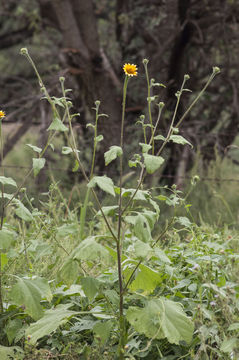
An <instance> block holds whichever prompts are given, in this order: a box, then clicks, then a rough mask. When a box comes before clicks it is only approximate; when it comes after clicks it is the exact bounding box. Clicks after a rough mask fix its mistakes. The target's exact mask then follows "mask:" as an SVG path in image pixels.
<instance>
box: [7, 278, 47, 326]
mask: <svg viewBox="0 0 239 360" xmlns="http://www.w3.org/2000/svg"><path fill="white" fill-rule="evenodd" d="M10 297H11V299H12V302H13V304H15V305H18V306H22V305H24V306H25V308H26V313H27V314H29V315H30V316H31V317H32V318H33V319H34V320H37V319H39V318H40V317H41V316H42V315H43V310H42V307H41V304H40V301H41V300H42V298H46V299H47V300H48V301H50V300H51V298H52V294H51V290H50V287H49V284H48V282H47V280H45V279H43V278H39V277H36V278H34V279H25V278H18V280H17V283H16V284H15V285H14V286H13V287H12V290H11V292H10Z"/></svg>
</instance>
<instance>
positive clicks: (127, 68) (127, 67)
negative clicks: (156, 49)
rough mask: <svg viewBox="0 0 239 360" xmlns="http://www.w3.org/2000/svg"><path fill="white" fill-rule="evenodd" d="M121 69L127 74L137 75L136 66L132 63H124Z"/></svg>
mask: <svg viewBox="0 0 239 360" xmlns="http://www.w3.org/2000/svg"><path fill="white" fill-rule="evenodd" d="M123 70H124V72H125V74H126V75H128V76H137V75H138V72H137V70H138V69H137V66H136V65H134V64H124V67H123Z"/></svg>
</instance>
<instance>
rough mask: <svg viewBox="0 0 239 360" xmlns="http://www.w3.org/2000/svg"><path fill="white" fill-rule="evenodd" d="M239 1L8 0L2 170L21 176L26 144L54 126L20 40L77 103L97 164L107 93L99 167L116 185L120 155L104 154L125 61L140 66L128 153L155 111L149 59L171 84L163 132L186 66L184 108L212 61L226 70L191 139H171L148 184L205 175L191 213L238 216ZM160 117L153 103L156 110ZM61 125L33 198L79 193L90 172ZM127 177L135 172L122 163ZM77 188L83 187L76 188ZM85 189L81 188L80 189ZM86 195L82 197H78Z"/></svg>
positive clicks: (186, 129) (79, 126)
mask: <svg viewBox="0 0 239 360" xmlns="http://www.w3.org/2000/svg"><path fill="white" fill-rule="evenodd" d="M238 34H239V4H238V1H237V0H111V1H107V0H94V1H93V0H87V1H83V0H21V1H18V0H1V3H0V86H1V95H0V107H1V109H2V110H3V111H5V112H6V114H7V116H6V118H5V119H4V124H3V125H4V139H5V140H4V162H3V164H1V166H4V168H5V175H7V176H12V177H13V178H15V179H16V181H17V182H18V183H19V182H21V181H22V179H23V178H24V175H25V174H26V173H27V171H28V170H29V169H28V168H29V167H31V161H32V160H31V159H32V155H33V154H32V150H31V149H30V148H29V147H27V146H25V144H27V143H31V144H35V145H38V146H43V145H44V144H45V143H46V140H47V136H48V133H47V131H46V130H47V128H48V127H49V124H50V123H51V120H52V119H51V108H50V106H49V104H48V103H47V102H46V101H45V100H43V99H41V98H42V94H41V93H40V90H39V84H38V81H37V78H36V76H35V74H34V71H33V69H32V67H31V66H30V64H29V63H28V62H27V60H26V58H25V57H23V56H21V55H20V53H19V52H20V49H21V48H22V47H27V48H28V50H29V53H30V54H31V56H32V58H33V60H34V61H35V63H36V65H37V67H38V70H39V72H40V74H41V76H42V78H43V80H44V83H45V85H46V86H47V89H48V91H49V93H50V94H51V95H52V96H56V97H61V92H60V83H59V77H60V76H64V77H65V78H66V87H67V88H70V89H72V92H71V93H69V96H70V98H71V100H72V101H73V104H74V109H73V112H76V113H78V112H79V113H80V114H81V115H80V117H78V118H76V119H75V122H74V129H75V131H76V134H77V141H78V148H79V150H80V151H81V157H82V161H83V162H84V164H85V165H86V168H88V169H89V165H90V161H91V149H92V141H93V137H92V135H93V133H92V128H89V127H88V128H87V127H86V124H87V123H88V122H93V121H94V110H92V107H93V106H94V102H95V100H100V101H101V112H102V113H106V114H108V115H109V117H102V118H100V123H99V132H100V133H101V134H103V136H104V141H103V142H101V143H100V147H99V149H98V155H97V166H96V172H97V173H98V174H104V173H107V174H109V175H110V176H112V177H113V178H114V180H115V183H117V177H118V168H117V164H116V162H113V163H112V164H110V165H109V166H108V167H107V168H105V166H104V157H103V154H104V152H105V151H106V150H108V148H109V146H110V145H114V144H118V143H119V134H120V121H121V120H120V119H121V104H122V84H123V79H124V74H123V70H122V66H123V64H124V63H128V62H129V63H134V64H136V65H137V66H138V69H139V71H138V77H137V78H133V79H131V81H130V83H129V87H128V98H127V108H126V129H125V143H126V149H125V152H126V154H127V156H128V158H130V157H131V156H132V155H133V154H134V153H135V152H139V145H138V143H139V141H141V140H142V131H141V128H140V126H139V125H137V124H136V122H137V121H138V120H139V117H140V115H142V114H145V115H146V119H147V101H146V98H147V83H146V78H145V74H144V69H143V65H142V60H143V59H144V58H147V59H149V65H148V66H149V75H150V78H154V79H155V82H159V83H163V84H164V85H165V86H166V87H165V88H163V87H155V88H154V94H155V95H158V96H159V97H158V101H163V102H165V109H164V112H163V117H162V120H161V122H160V125H159V130H158V133H157V134H159V133H160V134H162V135H165V134H166V133H167V129H168V126H169V124H170V119H171V116H172V112H173V110H174V107H175V103H176V97H175V93H176V91H177V90H178V89H179V88H180V86H181V83H182V80H183V77H184V74H189V75H190V80H189V81H188V83H187V87H188V88H189V89H190V90H192V92H185V93H184V95H183V99H182V101H181V104H180V107H179V111H178V117H180V115H182V114H183V113H184V111H185V110H186V109H187V107H188V106H189V104H190V103H191V102H192V101H193V99H194V98H195V96H197V95H198V93H199V91H200V90H201V89H202V87H203V86H204V85H205V83H206V81H207V79H208V77H209V75H210V74H211V71H212V67H213V66H219V67H220V69H221V73H220V75H218V76H217V77H216V78H215V79H214V81H213V82H212V83H211V85H210V87H209V88H208V89H207V91H206V93H205V94H204V95H203V97H202V98H201V100H200V101H199V103H197V105H196V106H195V107H194V108H193V111H192V112H191V113H190V114H189V116H187V118H186V119H185V121H184V122H183V124H182V127H181V130H180V133H181V134H182V135H183V136H184V137H185V138H186V139H187V140H188V141H190V142H191V143H192V145H193V148H191V147H190V146H180V145H177V144H169V145H168V146H167V148H166V150H165V152H164V154H163V155H164V157H165V158H166V160H167V161H165V165H164V167H163V168H162V169H161V171H160V172H157V173H156V174H155V175H154V176H153V178H152V179H151V180H148V181H150V185H151V186H159V185H165V184H168V185H172V184H176V185H177V186H178V188H179V189H182V190H183V191H185V192H186V193H187V192H188V191H191V188H190V187H191V179H192V177H193V176H194V175H199V177H200V181H199V182H198V183H197V185H196V186H195V187H194V189H193V191H191V193H190V195H189V197H188V201H189V202H190V203H191V204H192V212H194V216H195V220H197V221H200V222H203V221H205V222H209V223H210V222H214V223H217V224H218V225H222V224H225V223H227V224H233V225H236V224H237V222H238V215H239V209H238V189H239V168H238V164H239V148H238V145H239V139H238V120H239V99H238V91H239V71H238V69H239V66H238V65H239V63H238V59H239V41H238ZM152 110H153V115H154V119H155V118H156V116H157V106H155V107H153V109H152ZM65 144H66V139H65V137H64V134H62V133H61V134H59V136H57V137H56V139H55V151H54V152H53V151H52V150H51V149H50V150H49V151H48V152H47V154H46V158H47V165H46V167H45V168H44V169H43V170H42V171H41V172H40V174H39V176H38V178H37V180H36V181H35V180H34V179H31V180H29V182H28V189H29V191H30V192H31V194H32V195H33V196H37V194H39V193H40V192H44V191H47V190H48V187H49V184H50V183H51V182H52V181H55V182H59V187H60V189H61V191H62V192H63V193H64V192H65V193H66V194H68V195H67V196H72V197H74V194H75V193H76V194H78V192H82V191H83V190H82V191H81V189H82V176H81V174H79V173H76V172H73V171H72V169H73V167H74V162H73V159H72V160H71V159H70V158H68V157H64V155H62V154H61V147H62V145H65ZM124 175H125V179H126V181H127V182H128V183H129V184H130V183H131V182H132V183H133V182H135V181H136V176H137V171H136V170H133V171H132V169H129V168H128V167H127V163H126V164H125V169H124ZM75 189H77V191H75ZM83 192H84V191H83ZM77 196H78V195H77Z"/></svg>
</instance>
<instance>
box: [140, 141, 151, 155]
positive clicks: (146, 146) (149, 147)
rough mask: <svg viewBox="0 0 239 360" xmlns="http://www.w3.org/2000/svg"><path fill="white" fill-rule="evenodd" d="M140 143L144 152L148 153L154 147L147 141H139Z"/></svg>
mask: <svg viewBox="0 0 239 360" xmlns="http://www.w3.org/2000/svg"><path fill="white" fill-rule="evenodd" d="M139 145H140V146H141V147H142V153H146V154H147V153H148V152H149V150H150V149H152V146H151V145H149V144H145V143H139Z"/></svg>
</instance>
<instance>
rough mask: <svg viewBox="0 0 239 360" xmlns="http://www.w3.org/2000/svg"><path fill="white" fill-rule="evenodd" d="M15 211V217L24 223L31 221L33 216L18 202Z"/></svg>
mask: <svg viewBox="0 0 239 360" xmlns="http://www.w3.org/2000/svg"><path fill="white" fill-rule="evenodd" d="M17 205H18V207H17V209H16V211H15V212H16V215H17V216H18V217H19V218H20V219H22V220H24V221H32V220H33V216H32V214H31V212H30V211H29V210H28V209H27V208H26V207H25V206H24V205H23V204H22V203H21V202H20V201H19V202H17Z"/></svg>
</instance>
